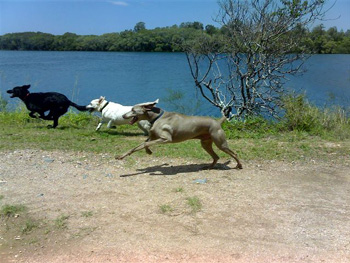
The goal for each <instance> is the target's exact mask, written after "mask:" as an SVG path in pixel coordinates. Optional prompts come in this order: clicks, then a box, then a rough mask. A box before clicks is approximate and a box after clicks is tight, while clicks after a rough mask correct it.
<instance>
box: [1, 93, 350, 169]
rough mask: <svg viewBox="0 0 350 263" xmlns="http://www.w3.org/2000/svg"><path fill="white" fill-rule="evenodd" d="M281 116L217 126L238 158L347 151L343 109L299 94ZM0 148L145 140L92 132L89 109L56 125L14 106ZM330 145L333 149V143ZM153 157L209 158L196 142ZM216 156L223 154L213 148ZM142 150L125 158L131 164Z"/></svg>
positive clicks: (130, 130) (100, 146)
mask: <svg viewBox="0 0 350 263" xmlns="http://www.w3.org/2000/svg"><path fill="white" fill-rule="evenodd" d="M284 104H285V106H284V108H285V114H284V116H283V117H282V118H281V119H280V120H279V121H272V120H266V119H264V118H261V117H252V118H246V119H244V120H232V121H231V122H225V123H224V125H223V128H224V130H225V133H226V137H227V138H228V141H229V145H230V148H231V149H232V150H233V151H235V152H236V153H237V154H238V156H239V158H240V159H243V160H252V159H263V160H304V159H318V158H321V159H327V158H329V156H330V154H332V158H336V157H341V158H344V157H345V156H347V155H348V153H349V152H350V119H349V110H346V109H343V108H340V107H331V108H324V109H320V108H316V107H314V106H313V105H312V104H310V103H309V102H307V101H306V100H305V98H304V97H303V96H289V97H286V98H285V101H284ZM0 122H1V126H0V151H1V150H4V151H5V150H17V149H41V150H47V151H50V150H63V151H80V152H92V153H109V154H111V155H121V154H123V153H124V152H126V151H127V150H129V149H131V148H132V147H135V146H137V145H139V144H140V143H142V142H143V141H145V140H146V137H145V136H143V132H142V131H141V130H139V129H138V127H137V126H136V125H133V126H131V125H121V126H118V127H117V129H107V128H106V126H103V127H102V129H101V130H100V131H98V132H96V131H95V128H96V125H97V124H98V122H99V118H98V117H97V116H95V115H91V114H89V113H75V112H69V113H67V114H66V115H64V116H62V117H61V118H60V121H59V126H58V127H57V128H56V129H48V128H47V125H49V124H51V121H44V120H40V119H33V118H30V117H29V116H28V111H27V110H26V109H25V108H24V107H23V105H22V106H19V107H18V109H17V110H16V111H13V112H8V111H1V112H0ZM334 145H336V147H334ZM152 150H153V152H154V156H155V157H164V156H167V157H169V158H185V159H190V160H191V159H192V160H202V161H203V162H208V163H210V162H211V157H210V156H209V155H208V154H207V153H206V152H205V151H204V150H203V149H202V148H201V145H200V142H199V141H198V140H190V141H186V142H183V143H178V144H167V145H158V146H155V147H152ZM214 150H215V151H216V152H217V153H218V154H219V156H220V157H222V158H224V159H225V158H227V159H228V158H229V157H228V156H227V155H226V154H224V153H222V152H221V151H219V150H217V149H215V146H214ZM139 156H146V155H145V152H144V151H140V152H137V153H135V154H133V155H132V156H131V157H129V158H127V163H126V165H129V166H133V165H134V163H135V161H133V160H136V159H137V158H138V157H139Z"/></svg>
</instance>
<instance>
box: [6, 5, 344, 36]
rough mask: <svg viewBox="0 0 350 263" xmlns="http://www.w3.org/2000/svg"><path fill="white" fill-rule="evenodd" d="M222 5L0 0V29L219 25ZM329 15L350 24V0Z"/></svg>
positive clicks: (333, 22) (90, 30) (94, 30)
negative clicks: (218, 16) (217, 20)
mask: <svg viewBox="0 0 350 263" xmlns="http://www.w3.org/2000/svg"><path fill="white" fill-rule="evenodd" d="M328 1H332V2H334V0H328ZM218 10H219V5H218V3H217V0H0V35H3V34H7V33H16V32H28V31H31V32H38V31H39V32H44V33H51V34H54V35H62V34H64V33H66V32H71V33H76V34H78V35H102V34H105V33H112V32H121V31H124V30H129V29H133V28H134V26H135V25H136V23H138V22H144V23H145V25H146V28H147V29H154V28H156V27H166V26H172V25H175V24H176V25H180V24H181V23H182V22H194V21H198V22H201V23H203V24H204V25H208V24H212V25H215V26H219V25H218V24H216V23H215V22H214V18H215V17H216V15H217V14H218ZM327 18H328V19H329V20H327V21H323V22H322V23H323V24H324V25H325V26H326V28H329V27H332V26H336V27H337V28H338V30H344V31H346V30H348V29H350V0H336V2H335V5H334V6H333V7H332V9H331V10H330V11H329V12H328V13H327Z"/></svg>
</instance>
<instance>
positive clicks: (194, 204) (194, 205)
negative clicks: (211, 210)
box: [186, 196, 203, 213]
mask: <svg viewBox="0 0 350 263" xmlns="http://www.w3.org/2000/svg"><path fill="white" fill-rule="evenodd" d="M186 200H187V204H188V205H189V206H190V207H191V209H192V213H196V212H199V211H200V210H201V209H202V207H203V205H202V202H201V200H200V199H199V198H198V197H197V196H193V197H188V198H187V199H186Z"/></svg>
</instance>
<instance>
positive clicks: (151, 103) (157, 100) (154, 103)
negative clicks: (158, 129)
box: [142, 99, 159, 111]
mask: <svg viewBox="0 0 350 263" xmlns="http://www.w3.org/2000/svg"><path fill="white" fill-rule="evenodd" d="M158 102H159V99H156V100H155V101H153V102H148V103H145V104H144V105H142V106H143V107H144V108H145V109H146V110H148V111H150V110H152V108H153V107H154V106H155V105H156V104H157V103H158Z"/></svg>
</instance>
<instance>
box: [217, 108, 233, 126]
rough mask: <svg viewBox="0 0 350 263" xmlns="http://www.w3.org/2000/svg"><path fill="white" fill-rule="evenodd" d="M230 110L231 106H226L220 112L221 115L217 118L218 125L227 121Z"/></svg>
mask: <svg viewBox="0 0 350 263" xmlns="http://www.w3.org/2000/svg"><path fill="white" fill-rule="evenodd" d="M231 110H232V107H231V106H230V107H227V108H225V109H224V110H223V111H222V112H221V113H222V117H221V119H220V120H219V123H220V125H222V124H223V123H224V122H225V121H227V120H228V119H229V117H230V112H231Z"/></svg>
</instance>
